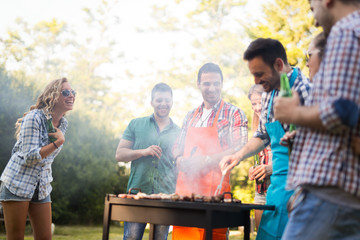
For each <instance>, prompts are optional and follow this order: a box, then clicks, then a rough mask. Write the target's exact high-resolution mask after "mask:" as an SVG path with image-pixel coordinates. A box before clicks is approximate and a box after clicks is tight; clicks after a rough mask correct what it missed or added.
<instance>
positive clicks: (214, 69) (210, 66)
mask: <svg viewBox="0 0 360 240" xmlns="http://www.w3.org/2000/svg"><path fill="white" fill-rule="evenodd" d="M203 73H219V74H220V77H221V82H223V74H222V71H221V69H220V67H219V65H217V64H215V63H211V62H209V63H205V64H204V65H203V66H202V67H201V68H200V69H199V72H198V78H197V82H198V84H200V80H201V74H203Z"/></svg>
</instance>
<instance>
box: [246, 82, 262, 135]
mask: <svg viewBox="0 0 360 240" xmlns="http://www.w3.org/2000/svg"><path fill="white" fill-rule="evenodd" d="M263 92H264V88H263V87H262V85H261V84H254V85H252V86H251V87H250V90H249V94H248V98H249V100H250V101H251V96H252V95H253V94H257V95H260V96H261V95H262V93H263ZM259 122H260V119H259V117H258V115H256V113H255V111H254V114H253V118H252V122H251V130H252V131H256V129H257V128H258V126H259Z"/></svg>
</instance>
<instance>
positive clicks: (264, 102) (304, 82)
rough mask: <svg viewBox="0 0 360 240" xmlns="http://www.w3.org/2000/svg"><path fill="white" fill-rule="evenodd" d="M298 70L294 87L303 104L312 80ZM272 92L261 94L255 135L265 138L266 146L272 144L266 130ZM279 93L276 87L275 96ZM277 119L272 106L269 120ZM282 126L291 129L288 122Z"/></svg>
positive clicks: (289, 74)
mask: <svg viewBox="0 0 360 240" xmlns="http://www.w3.org/2000/svg"><path fill="white" fill-rule="evenodd" d="M297 70H298V76H297V78H296V79H295V82H294V85H293V86H292V89H293V90H295V91H297V92H298V94H299V97H300V102H301V104H302V105H303V104H304V101H305V99H306V98H307V97H308V96H309V92H310V82H309V80H308V79H307V78H306V77H305V75H303V74H302V73H301V71H300V69H299V68H297ZM292 72H293V71H291V72H290V73H288V78H289V79H290V76H291V74H292ZM271 94H272V91H270V92H263V94H262V96H261V115H260V122H259V126H258V129H257V130H256V132H255V133H254V137H258V138H260V139H261V140H263V143H264V145H265V146H267V145H268V144H270V137H269V135H268V134H267V131H266V128H265V123H266V122H267V117H268V107H269V103H270V99H271ZM278 95H279V90H278V89H275V93H274V98H275V97H276V96H278ZM273 106H274V105H273ZM275 121H276V119H275V118H274V108H273V107H272V108H271V111H270V115H269V122H270V123H272V122H275ZM282 127H283V129H284V131H285V132H286V131H288V130H289V125H288V124H282Z"/></svg>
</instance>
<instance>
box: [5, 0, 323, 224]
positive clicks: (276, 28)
mask: <svg viewBox="0 0 360 240" xmlns="http://www.w3.org/2000/svg"><path fill="white" fill-rule="evenodd" d="M121 4H122V3H121V2H120V1H116V0H109V1H104V0H103V1H99V3H98V5H97V6H89V7H85V8H84V9H83V10H82V11H83V13H84V16H85V17H84V19H83V24H84V25H85V26H86V30H87V31H79V30H78V29H76V28H74V26H73V25H72V24H71V23H69V22H65V21H64V20H62V19H56V18H52V19H44V20H41V21H39V22H38V23H36V24H29V23H27V22H26V21H24V20H22V19H21V18H19V19H17V20H16V23H15V25H14V26H13V27H12V28H10V29H8V31H7V33H6V34H2V35H0V89H1V94H0V136H1V139H2V141H0V171H2V170H3V168H4V167H5V165H6V163H7V161H8V159H9V157H10V154H11V149H12V146H13V145H14V143H15V138H14V132H15V129H14V123H15V121H16V119H17V118H19V117H21V116H22V114H23V113H24V112H26V111H28V109H29V107H30V106H31V105H32V104H33V103H34V102H35V100H36V96H37V95H38V94H39V93H40V91H41V90H42V89H43V87H44V85H45V84H47V82H48V81H50V80H52V79H55V78H59V77H63V76H66V77H68V78H69V79H70V81H71V84H72V87H73V88H74V89H76V90H77V92H78V95H77V98H76V103H75V105H76V106H75V109H74V110H73V111H72V112H71V113H69V114H68V115H67V118H68V120H69V123H70V124H69V129H68V132H67V134H66V144H65V145H64V148H63V150H62V151H61V153H60V155H59V156H58V157H57V159H56V160H55V162H54V164H53V176H54V182H53V184H52V185H53V192H52V200H53V221H54V222H55V223H61V224H70V223H99V222H101V221H102V214H103V203H104V197H105V194H106V193H120V192H125V190H126V184H127V180H128V169H127V166H126V165H118V164H117V163H116V160H115V157H114V155H115V149H116V147H117V144H118V142H119V139H120V137H121V134H122V132H123V131H124V129H125V127H126V126H127V124H128V123H129V121H130V120H131V119H132V118H134V117H139V116H143V115H146V114H150V113H151V107H150V104H149V95H150V94H149V89H151V88H152V86H153V85H154V84H156V83H157V82H165V83H168V84H169V85H170V86H172V88H173V89H174V107H173V111H172V113H171V115H172V118H173V119H174V121H175V122H176V123H177V124H178V125H181V123H182V119H183V117H184V116H185V114H186V112H187V111H189V110H191V109H192V108H194V107H196V106H198V105H199V104H200V103H201V95H200V93H199V91H198V89H197V88H196V74H197V70H198V68H199V67H200V66H201V65H202V64H203V63H205V62H209V61H212V62H216V63H218V64H219V65H220V66H221V68H222V70H223V74H224V79H225V80H224V89H223V97H224V99H225V100H226V101H229V102H231V103H233V104H234V105H236V106H238V107H240V108H241V109H242V110H244V112H245V113H246V115H247V117H248V120H249V123H250V122H251V116H252V111H251V106H250V102H249V100H248V99H247V91H248V89H249V88H250V86H251V85H252V84H253V81H252V78H251V76H250V75H249V73H248V70H247V67H246V63H245V62H244V61H243V60H242V55H243V52H244V50H245V49H246V47H247V45H248V44H249V42H250V41H251V40H252V39H254V38H257V37H265V38H267V37H271V38H276V39H279V40H280V41H281V42H282V43H283V44H284V46H285V47H286V49H287V53H288V57H289V62H290V63H291V64H293V65H299V66H300V67H301V68H302V70H304V72H307V70H306V69H305V68H304V65H305V61H304V56H303V52H304V50H306V49H307V46H308V44H309V42H310V40H311V38H312V36H313V35H314V34H315V33H316V32H318V31H319V30H318V29H316V28H314V27H313V19H312V16H311V12H310V9H309V5H308V1H307V0H298V1H290V0H273V1H266V5H264V6H263V8H262V14H261V16H259V15H253V14H252V13H251V12H244V9H245V8H244V7H245V6H246V4H247V1H245V0H196V1H186V0H173V1H157V2H154V4H153V5H152V8H150V9H149V11H150V13H149V14H151V16H152V21H151V24H150V25H148V26H137V27H136V32H137V34H139V36H141V38H142V39H145V40H144V41H143V43H144V44H145V45H146V47H147V49H149V51H150V50H151V48H153V46H152V45H150V44H149V43H147V42H146V37H147V36H151V35H154V34H156V36H160V37H161V38H166V39H168V43H169V45H170V47H169V48H166V49H165V46H164V48H160V49H157V50H158V51H159V53H160V52H161V51H170V50H171V51H172V53H171V54H170V56H171V57H170V59H169V60H168V61H167V63H166V64H159V63H158V62H155V61H154V60H152V59H141V56H139V58H130V57H129V56H128V55H127V54H126V51H125V50H126V46H123V45H122V38H124V37H125V36H126V31H125V30H124V29H122V27H121V26H123V25H121V17H122V16H121V15H120V16H119V15H118V12H119V9H120V8H121ZM133 14H136V12H134V13H133ZM139 17H141V16H139ZM119 19H120V20H119ZM134 41H135V39H134ZM147 44H149V45H147ZM139 47H140V46H139ZM183 47H185V49H186V53H184V50H181V49H182V48H183ZM169 49H170V50H169ZM250 126H251V125H250V124H249V128H250ZM249 136H250V135H249ZM251 164H252V160H251V159H249V160H246V161H244V162H242V163H241V164H240V165H239V166H238V167H237V168H236V169H235V170H234V171H233V174H232V185H233V186H232V187H233V188H232V189H233V192H234V194H235V196H236V197H237V198H239V199H241V200H242V201H243V202H252V201H253V197H254V185H253V182H251V181H248V178H247V172H248V168H249V167H250V166H251Z"/></svg>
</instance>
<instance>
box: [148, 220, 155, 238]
mask: <svg viewBox="0 0 360 240" xmlns="http://www.w3.org/2000/svg"><path fill="white" fill-rule="evenodd" d="M154 235H155V228H154V224H152V223H150V231H149V240H154V239H155V237H154Z"/></svg>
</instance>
